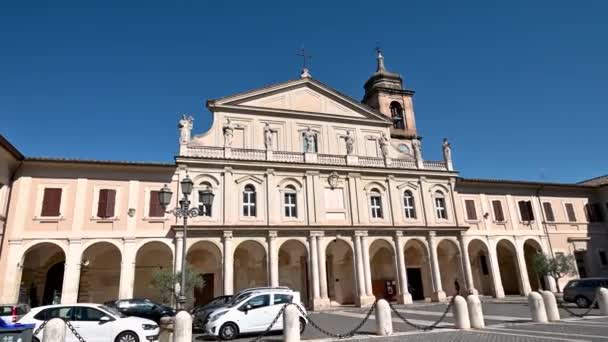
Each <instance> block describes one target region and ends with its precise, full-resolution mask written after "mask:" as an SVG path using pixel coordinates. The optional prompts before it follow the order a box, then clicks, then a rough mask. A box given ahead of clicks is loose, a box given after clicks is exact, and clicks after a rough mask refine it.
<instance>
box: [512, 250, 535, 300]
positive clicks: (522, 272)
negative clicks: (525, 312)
mask: <svg viewBox="0 0 608 342" xmlns="http://www.w3.org/2000/svg"><path fill="white" fill-rule="evenodd" d="M515 245H516V247H515V250H516V254H517V264H518V266H519V280H520V284H521V291H522V292H523V295H524V296H527V295H528V294H529V293H530V292H532V289H531V288H530V279H529V278H528V267H527V266H526V258H525V257H524V248H523V246H522V245H521V241H519V239H515Z"/></svg>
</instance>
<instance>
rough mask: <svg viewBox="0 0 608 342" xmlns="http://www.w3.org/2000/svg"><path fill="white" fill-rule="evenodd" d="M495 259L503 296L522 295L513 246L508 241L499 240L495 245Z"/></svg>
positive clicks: (515, 252) (515, 251)
mask: <svg viewBox="0 0 608 342" xmlns="http://www.w3.org/2000/svg"><path fill="white" fill-rule="evenodd" d="M496 258H497V259H498V269H499V272H500V278H501V281H502V287H503V289H504V291H505V294H506V295H517V294H523V290H522V288H521V276H520V273H519V266H518V265H517V249H516V248H515V244H514V243H513V242H512V241H511V240H509V239H501V240H499V241H498V242H497V243H496ZM514 275H515V276H514Z"/></svg>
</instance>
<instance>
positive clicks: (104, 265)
mask: <svg viewBox="0 0 608 342" xmlns="http://www.w3.org/2000/svg"><path fill="white" fill-rule="evenodd" d="M121 258H122V255H121V252H120V250H119V249H118V247H116V245H114V244H113V243H110V242H106V241H101V242H94V243H92V244H91V245H89V246H88V247H87V248H86V249H85V250H84V252H83V253H82V259H81V260H82V267H81V269H80V283H79V285H78V301H79V302H88V303H103V302H106V301H110V300H115V299H118V288H119V284H120V269H121V263H122V259H121Z"/></svg>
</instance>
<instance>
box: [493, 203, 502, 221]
mask: <svg viewBox="0 0 608 342" xmlns="http://www.w3.org/2000/svg"><path fill="white" fill-rule="evenodd" d="M492 209H494V219H495V220H496V221H497V222H505V214H504V212H503V211H502V202H500V201H499V200H494V201H492Z"/></svg>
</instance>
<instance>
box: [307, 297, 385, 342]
mask: <svg viewBox="0 0 608 342" xmlns="http://www.w3.org/2000/svg"><path fill="white" fill-rule="evenodd" d="M377 302H378V300H375V301H374V304H372V306H371V307H370V308H369V310H368V311H367V313H366V314H365V317H364V318H363V320H362V321H361V322H360V323H359V324H357V326H355V327H354V328H353V329H351V330H350V331H348V332H346V333H343V334H339V333H338V334H337V333H332V332H331V331H328V330H325V329H323V328H322V327H320V326H319V325H318V324H317V323H315V321H313V319H312V318H311V317H310V315H308V314H307V313H306V312H304V311H302V309H301V308H300V307H299V306H297V305H296V307H297V308H298V310H299V311H300V313H302V314H303V315H305V316H306V318H308V322H309V323H310V325H311V326H312V327H313V328H315V329H317V330H318V331H319V332H321V333H322V334H324V335H327V336H329V337H333V338H339V339H344V338H349V337H353V336H355V334H356V333H357V332H358V331H359V330H360V329H361V328H362V327H363V325H364V324H365V322H367V321H368V320H369V316H371V315H372V312H374V310H375V309H376V303H377Z"/></svg>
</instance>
